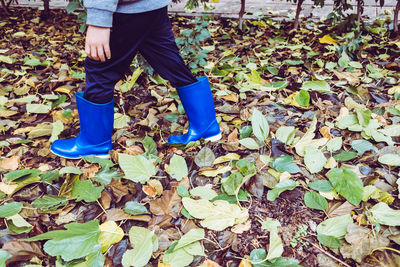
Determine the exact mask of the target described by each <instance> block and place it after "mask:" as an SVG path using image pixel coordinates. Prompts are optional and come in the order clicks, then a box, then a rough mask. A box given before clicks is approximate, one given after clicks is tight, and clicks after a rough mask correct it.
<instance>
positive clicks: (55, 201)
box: [32, 195, 68, 211]
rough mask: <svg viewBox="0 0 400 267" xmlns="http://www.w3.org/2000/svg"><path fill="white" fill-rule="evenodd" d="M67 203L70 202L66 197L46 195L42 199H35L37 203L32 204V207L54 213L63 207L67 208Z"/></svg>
mask: <svg viewBox="0 0 400 267" xmlns="http://www.w3.org/2000/svg"><path fill="white" fill-rule="evenodd" d="M67 203H68V200H67V198H65V197H59V196H50V195H44V196H43V197H41V198H37V199H35V201H33V202H32V205H33V206H34V207H35V208H37V209H41V210H43V211H53V210H56V209H57V208H59V207H61V206H65V205H66V204H67Z"/></svg>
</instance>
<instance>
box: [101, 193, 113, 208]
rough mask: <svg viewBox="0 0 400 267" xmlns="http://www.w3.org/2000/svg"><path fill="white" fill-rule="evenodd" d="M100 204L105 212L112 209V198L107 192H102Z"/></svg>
mask: <svg viewBox="0 0 400 267" xmlns="http://www.w3.org/2000/svg"><path fill="white" fill-rule="evenodd" d="M100 202H101V205H102V206H103V208H104V209H105V210H108V209H109V208H110V204H111V196H110V194H109V193H108V192H107V191H106V190H103V191H101V198H100Z"/></svg>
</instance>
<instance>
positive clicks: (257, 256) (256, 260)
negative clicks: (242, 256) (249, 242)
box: [250, 248, 302, 267]
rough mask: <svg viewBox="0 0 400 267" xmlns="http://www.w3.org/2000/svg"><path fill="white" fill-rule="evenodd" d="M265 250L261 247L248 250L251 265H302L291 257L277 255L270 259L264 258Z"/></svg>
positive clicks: (265, 256)
mask: <svg viewBox="0 0 400 267" xmlns="http://www.w3.org/2000/svg"><path fill="white" fill-rule="evenodd" d="M266 258H267V252H266V251H265V249H263V248H256V249H253V250H252V251H251V252H250V261H251V264H252V266H253V267H302V266H301V265H299V264H298V263H299V262H298V261H297V260H295V259H292V258H283V257H279V258H276V259H273V260H270V261H267V260H266Z"/></svg>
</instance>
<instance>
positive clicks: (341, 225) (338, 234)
mask: <svg viewBox="0 0 400 267" xmlns="http://www.w3.org/2000/svg"><path fill="white" fill-rule="evenodd" d="M349 223H353V219H352V218H351V215H350V214H346V215H342V216H337V217H333V218H330V219H327V220H325V221H323V222H321V223H320V224H318V226H317V233H318V235H327V236H333V237H335V238H339V239H340V238H343V237H344V236H345V235H346V233H347V225H349Z"/></svg>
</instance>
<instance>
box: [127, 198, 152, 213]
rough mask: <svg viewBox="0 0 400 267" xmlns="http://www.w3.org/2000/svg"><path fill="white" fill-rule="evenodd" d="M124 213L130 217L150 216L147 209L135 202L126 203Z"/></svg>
mask: <svg viewBox="0 0 400 267" xmlns="http://www.w3.org/2000/svg"><path fill="white" fill-rule="evenodd" d="M124 211H125V212H126V213H128V214H132V215H140V214H150V212H149V211H148V210H147V208H146V207H145V206H144V205H142V204H140V203H139V202H137V201H128V202H126V203H125V208H124Z"/></svg>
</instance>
